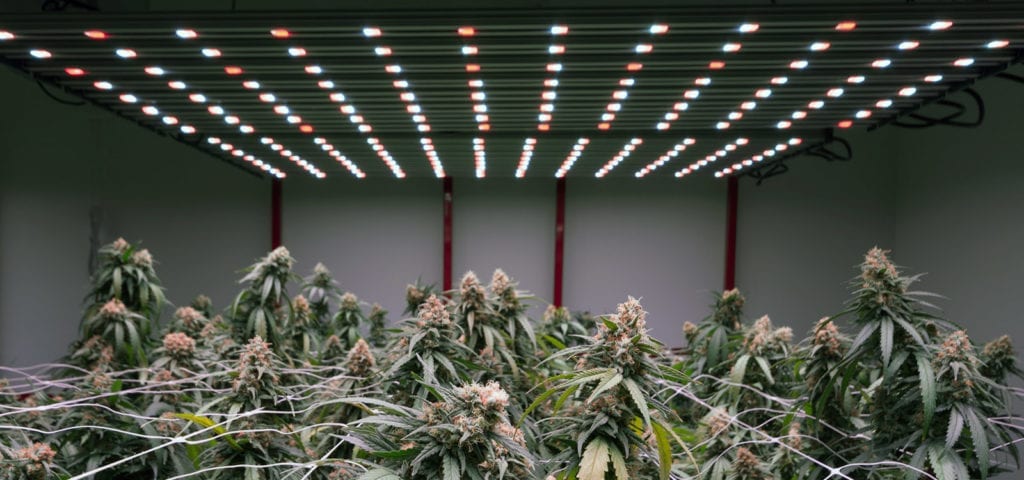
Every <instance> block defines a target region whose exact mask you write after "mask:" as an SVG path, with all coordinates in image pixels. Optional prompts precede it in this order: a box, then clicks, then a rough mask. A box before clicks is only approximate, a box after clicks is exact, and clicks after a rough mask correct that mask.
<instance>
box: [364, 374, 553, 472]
mask: <svg viewBox="0 0 1024 480" xmlns="http://www.w3.org/2000/svg"><path fill="white" fill-rule="evenodd" d="M432 394H433V395H434V396H436V397H437V398H436V401H432V402H429V403H426V404H424V405H423V407H422V408H421V409H416V408H407V407H402V406H400V405H396V404H390V403H387V402H380V403H377V405H376V406H377V408H378V409H379V410H381V411H382V413H381V414H379V415H374V416H371V417H367V418H365V419H363V420H361V421H359V422H357V423H358V424H359V425H360V428H359V429H357V431H356V432H355V435H354V436H355V438H356V442H357V444H358V445H360V446H361V447H362V448H363V449H365V450H366V451H368V452H370V454H371V455H372V456H373V457H375V458H376V459H377V463H378V464H379V465H380V466H381V467H383V468H382V469H378V470H371V471H370V472H368V473H367V474H366V475H363V476H362V477H361V478H363V479H369V478H381V477H380V475H383V474H384V472H389V473H388V474H389V475H395V476H396V477H397V478H402V479H406V480H428V479H435V478H444V479H446V480H448V479H462V478H473V479H484V478H488V479H495V480H501V479H505V478H510V479H511V478H529V476H530V473H531V471H532V469H533V459H532V457H531V455H530V453H529V452H528V451H527V449H526V442H525V440H524V437H523V433H522V432H521V431H519V429H517V428H516V427H514V426H512V424H511V423H510V422H509V418H508V413H507V411H506V409H507V408H508V406H509V395H508V393H506V392H505V391H504V390H503V389H502V388H501V387H500V386H498V384H497V383H493V382H491V383H488V384H486V385H480V384H476V383H471V384H465V385H461V386H457V387H453V388H447V387H437V388H433V389H432ZM353 401H356V400H353Z"/></svg>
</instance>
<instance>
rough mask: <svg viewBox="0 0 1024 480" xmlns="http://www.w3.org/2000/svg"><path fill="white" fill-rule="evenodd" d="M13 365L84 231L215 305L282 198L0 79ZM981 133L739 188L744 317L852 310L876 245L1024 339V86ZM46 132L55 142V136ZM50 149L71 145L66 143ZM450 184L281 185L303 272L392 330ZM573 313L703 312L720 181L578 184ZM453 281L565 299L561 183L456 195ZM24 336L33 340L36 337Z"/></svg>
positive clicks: (72, 268)
mask: <svg viewBox="0 0 1024 480" xmlns="http://www.w3.org/2000/svg"><path fill="white" fill-rule="evenodd" d="M0 87H2V88H3V90H2V91H4V92H5V94H4V100H5V102H6V103H5V108H6V109H7V110H6V111H8V112H12V113H11V114H8V115H4V116H3V117H0V145H2V148H0V364H7V365H26V364H32V363H37V362H42V361H47V360H50V359H53V358H55V357H57V356H59V355H60V354H62V353H64V352H65V349H66V344H67V343H68V341H69V340H70V339H72V338H73V337H74V335H75V328H76V327H77V323H78V318H79V312H80V306H81V304H80V301H81V298H82V296H83V295H84V293H85V288H86V284H87V266H86V263H87V260H88V256H89V250H90V244H89V240H88V239H89V232H90V227H89V213H90V210H91V209H93V208H95V209H97V210H98V211H99V212H101V213H102V221H101V223H100V227H101V228H100V232H99V233H100V240H101V241H103V242H107V241H110V240H112V239H113V238H114V237H116V236H118V235H121V236H125V237H126V238H128V239H130V240H133V241H135V240H141V241H143V242H144V245H145V246H146V247H148V248H150V249H152V250H153V252H154V254H155V255H156V257H157V259H158V260H159V261H160V262H161V264H160V265H159V272H160V274H161V277H162V278H163V280H164V283H165V285H166V286H167V287H168V293H169V296H170V298H171V300H172V301H173V302H175V303H178V304H182V303H186V302H187V301H188V300H189V299H190V298H191V297H192V296H194V295H195V294H197V293H200V292H203V293H207V294H209V295H211V296H212V297H213V298H214V300H215V302H216V303H217V305H218V306H224V305H226V304H227V303H228V302H229V301H230V299H231V297H232V295H233V294H234V293H235V292H236V291H237V289H238V286H237V285H236V283H235V281H236V279H237V278H238V277H239V275H238V272H237V271H238V269H240V268H242V267H244V266H245V265H247V264H249V263H251V261H252V260H253V259H255V258H257V257H258V256H260V255H262V254H264V253H265V252H266V250H267V249H268V247H269V228H270V226H269V218H268V213H269V206H268V203H269V185H268V184H267V182H265V181H262V180H258V179H256V178H253V177H251V176H248V175H246V174H244V173H242V172H240V171H238V170H236V169H234V168H231V167H228V166H225V165H224V164H222V163H219V162H217V161H215V160H213V159H211V158H209V157H206V156H204V155H201V154H198V153H197V152H194V151H192V150H191V149H189V148H187V147H184V146H182V145H180V144H177V143H175V142H173V141H170V140H168V139H165V138H161V137H159V136H156V135H154V134H152V133H150V132H147V131H145V130H142V129H140V128H138V127H136V126H134V125H131V124H129V123H127V122H124V121H122V120H121V119H117V118H114V117H113V116H111V115H109V114H107V113H105V112H102V111H99V110H96V109H93V108H91V107H70V106H63V105H59V104H56V103H54V102H52V101H51V100H49V99H47V98H46V97H45V96H44V95H42V94H41V93H40V92H39V91H38V89H37V87H36V86H35V85H33V84H32V83H30V82H28V81H26V80H25V79H23V78H20V77H17V76H16V75H15V74H13V73H11V72H9V71H6V70H3V71H0ZM980 88H981V90H982V92H983V94H984V95H985V96H986V98H989V104H988V106H989V120H988V121H987V122H986V123H985V125H984V126H983V127H981V128H979V129H976V130H970V131H964V130H953V129H948V128H937V129H933V130H928V131H922V132H915V131H906V130H900V129H895V128H886V129H883V130H881V131H878V132H873V133H870V134H868V133H864V132H849V133H848V134H846V136H847V137H848V138H849V139H850V140H851V141H852V143H853V145H854V148H855V155H856V157H855V160H854V161H853V162H850V163H834V164H829V163H825V162H822V161H820V160H815V159H809V158H802V159H796V160H794V161H793V162H792V163H791V165H792V167H793V169H792V171H791V172H790V173H788V174H786V175H784V176H781V177H778V178H774V179H770V180H768V181H767V182H765V184H764V185H762V186H755V185H754V184H753V182H751V181H749V180H744V181H743V182H742V183H741V189H740V213H739V250H738V260H739V269H738V284H739V286H740V287H741V289H743V291H744V292H745V294H746V295H747V297H748V299H749V308H748V312H749V316H750V317H754V316H756V315H760V314H762V313H768V314H770V315H772V317H773V318H774V320H775V321H776V322H778V323H782V324H789V325H792V326H794V327H795V328H796V329H797V331H798V332H801V331H806V329H807V328H809V327H810V325H811V324H812V323H813V322H814V321H815V320H816V319H817V318H819V317H820V316H823V315H827V314H830V313H834V312H836V311H837V310H839V309H841V308H842V305H843V301H844V300H845V299H846V298H847V297H848V290H847V285H846V281H847V280H848V279H849V278H851V277H852V276H854V275H855V274H856V271H855V270H854V268H853V267H854V266H855V265H856V264H857V263H858V262H859V260H860V258H861V255H862V254H863V253H864V251H866V250H867V249H868V248H870V247H871V246H874V245H879V246H882V247H885V248H892V249H893V250H894V258H895V259H896V261H897V262H899V263H901V264H903V265H907V266H908V267H910V268H911V269H912V270H913V271H917V272H920V271H927V272H931V274H930V275H929V276H927V277H925V282H924V283H923V284H922V288H924V289H927V290H932V291H936V292H939V293H943V294H945V295H947V296H948V297H949V299H948V300H946V301H942V302H940V303H941V305H942V306H943V307H944V308H945V309H946V312H947V313H948V314H949V316H950V317H951V318H953V319H954V320H957V321H960V322H962V323H964V324H966V325H968V326H969V327H970V330H971V331H972V332H973V333H975V335H976V336H977V337H978V339H979V340H985V339H987V338H989V337H992V336H994V335H995V334H996V333H998V332H1002V331H1010V332H1011V333H1017V334H1018V335H1017V336H1018V337H1021V336H1022V335H1024V331H1022V330H1024V327H1021V326H1020V324H1019V322H1014V321H1008V320H1011V319H1013V318H1014V315H1015V312H1014V309H1013V308H1014V304H1013V303H1011V301H1010V299H1012V297H1011V295H1012V292H1013V291H1014V290H1013V287H1015V286H1018V285H1022V284H1024V278H1022V272H1024V268H1022V267H1024V260H1022V255H1021V253H1020V251H1019V250H1018V248H1017V246H1018V245H1021V244H1022V241H1021V240H1024V228H1022V227H1021V222H1020V220H1019V218H1020V216H1019V215H1018V214H1016V213H1015V212H1014V210H1013V209H1014V207H1015V206H1017V205H1020V204H1021V200H1024V198H1022V196H1024V190H1022V189H1021V188H1020V181H1019V180H1018V179H1019V178H1021V174H1022V173H1024V167H1022V165H1021V161H1020V159H1019V156H1018V155H1016V154H1015V147H1017V146H1018V142H1019V140H1017V139H1016V138H1015V137H1013V135H1014V134H1015V133H1016V132H1015V130H1014V127H1013V125H1014V120H1015V118H1014V117H1013V115H1014V114H1015V113H1016V112H1018V111H1020V107H1021V106H1022V101H1024V100H1022V97H1024V96H1022V95H1021V94H1020V91H1019V90H1017V88H1016V86H1015V85H1012V84H1009V83H1005V82H1001V81H999V80H989V81H986V82H983V83H982V84H981V87H980ZM41 132H42V133H41ZM52 138H59V139H60V140H59V141H54V140H52ZM440 190H441V187H440V183H439V182H438V181H436V180H406V181H403V182H396V181H368V182H355V181H346V180H341V181H326V182H313V181H307V180H305V179H299V178H290V179H289V181H287V182H286V184H285V195H284V241H285V243H286V245H288V246H289V248H290V249H291V250H292V253H293V254H294V255H295V256H296V257H297V258H298V259H299V265H298V266H297V270H298V271H299V272H300V273H302V274H306V273H308V271H309V270H310V269H311V268H312V266H313V265H314V264H315V262H316V261H323V262H324V263H326V264H327V266H328V267H329V268H331V269H332V270H333V271H334V272H335V274H336V276H337V277H338V279H339V281H340V283H341V284H342V286H343V287H345V288H346V289H349V290H352V291H353V292H355V293H357V294H358V295H360V297H361V298H363V299H365V300H367V301H369V302H380V303H382V304H383V305H384V306H385V307H386V308H388V309H389V310H391V312H392V315H391V318H392V319H395V318H398V317H399V316H400V313H399V312H400V311H401V310H402V308H403V289H404V286H405V284H406V283H408V282H410V281H412V280H415V279H416V278H417V277H420V278H422V279H423V280H425V281H428V282H437V283H439V282H440V280H441V268H442V266H441V242H442V232H441V201H440ZM567 196H568V199H567V208H566V211H567V221H566V252H565V302H566V303H567V304H568V305H569V306H571V307H573V308H577V309H586V310H590V311H592V312H595V313H603V312H608V311H611V310H612V309H614V307H615V304H616V303H618V302H620V301H622V300H623V299H624V298H625V296H626V295H637V296H641V297H643V299H644V304H645V305H646V306H647V308H648V309H649V310H650V311H651V317H650V323H651V325H652V328H653V330H654V332H655V334H656V335H657V336H659V337H660V338H662V339H663V340H664V341H665V342H666V343H668V344H670V345H674V344H678V343H679V326H680V324H681V323H682V322H683V321H684V320H698V319H699V318H701V317H702V316H704V315H705V314H706V312H707V304H708V303H710V301H711V295H710V292H711V291H715V290H719V289H720V288H721V284H722V263H723V246H722V240H723V238H724V229H725V226H724V217H725V215H724V213H725V182H722V181H718V180H714V179H710V178H690V179H687V180H686V181H683V182H675V181H642V182H641V181H633V180H632V179H630V180H629V181H622V182H618V183H614V184H613V183H603V182H598V181H594V180H589V179H579V180H577V179H571V180H570V182H569V186H568V195H567ZM455 198H456V206H455V212H454V219H455V225H454V227H455V228H454V235H455V238H454V245H455V258H454V269H455V280H456V281H457V280H458V278H459V276H460V275H461V274H462V273H463V272H464V271H466V270H469V269H472V270H475V271H476V272H477V273H478V274H479V275H480V276H481V278H482V279H483V280H484V281H488V280H489V277H490V273H491V271H492V270H493V269H494V268H497V267H501V268H504V269H505V270H506V271H508V272H509V273H510V274H511V275H513V276H514V277H515V278H516V279H518V280H519V281H520V286H521V288H524V289H527V290H530V291H532V292H534V293H536V294H537V295H538V297H540V299H542V300H550V299H551V290H552V283H553V280H552V272H551V264H552V261H553V257H554V245H553V229H552V226H553V223H554V184H553V182H552V181H550V180H546V179H537V180H529V181H526V182H516V181H504V180H494V179H488V180H485V181H477V180H471V179H457V180H456V186H455ZM25 339H30V341H25Z"/></svg>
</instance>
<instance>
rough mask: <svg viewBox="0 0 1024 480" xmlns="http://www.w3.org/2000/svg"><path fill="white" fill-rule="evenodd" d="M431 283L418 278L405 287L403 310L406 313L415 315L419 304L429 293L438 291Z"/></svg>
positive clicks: (425, 299) (432, 293)
mask: <svg viewBox="0 0 1024 480" xmlns="http://www.w3.org/2000/svg"><path fill="white" fill-rule="evenodd" d="M436 290H437V289H436V288H435V287H434V285H432V284H427V283H423V282H422V281H420V280H419V279H417V280H416V283H410V284H409V285H407V286H406V287H405V312H403V313H404V314H406V315H415V314H416V312H418V311H419V310H420V305H421V304H423V302H425V301H427V299H428V298H430V296H431V295H435V294H437V293H438V292H437V291H436Z"/></svg>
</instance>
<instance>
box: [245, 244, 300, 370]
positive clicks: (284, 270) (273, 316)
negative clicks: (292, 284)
mask: <svg viewBox="0 0 1024 480" xmlns="http://www.w3.org/2000/svg"><path fill="white" fill-rule="evenodd" d="M294 264H295V259H293V258H292V257H291V255H290V254H289V253H288V249H286V248H284V247H278V248H276V249H274V251H272V252H270V253H269V254H268V255H267V256H266V257H263V258H262V259H260V260H259V261H258V262H256V263H255V264H253V265H252V266H250V267H249V268H247V269H246V275H245V276H244V277H243V278H242V280H241V282H240V283H248V288H246V289H245V290H242V291H241V292H240V293H239V294H238V296H237V297H235V301H234V303H233V304H232V305H231V318H232V320H233V324H234V329H235V335H236V337H238V339H239V340H240V341H242V342H245V341H248V340H249V339H250V338H253V337H260V338H264V339H267V340H269V341H270V342H271V344H272V345H274V347H275V348H277V349H278V351H279V352H283V351H284V346H285V345H284V342H283V340H284V339H283V338H282V332H283V329H284V323H285V322H286V321H287V316H286V314H285V313H284V312H283V310H284V309H287V310H289V312H290V311H291V308H292V305H291V302H289V300H288V293H287V284H288V282H289V281H290V280H293V279H295V274H293V273H292V271H291V268H292V265H294Z"/></svg>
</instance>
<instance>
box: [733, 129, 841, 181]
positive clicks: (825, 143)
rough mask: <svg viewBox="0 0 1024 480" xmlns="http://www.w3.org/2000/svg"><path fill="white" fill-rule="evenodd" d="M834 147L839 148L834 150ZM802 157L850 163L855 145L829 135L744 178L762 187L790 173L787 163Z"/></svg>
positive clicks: (760, 167)
mask: <svg viewBox="0 0 1024 480" xmlns="http://www.w3.org/2000/svg"><path fill="white" fill-rule="evenodd" d="M834 146H838V147H839V148H838V149H837V148H834ZM801 155H807V156H811V157H818V158H821V159H824V160H825V161H828V162H848V161H850V160H853V145H851V144H850V142H848V141H847V140H846V139H844V138H839V137H835V136H831V135H829V136H828V137H827V138H825V139H824V140H822V141H819V142H817V143H813V144H810V145H808V146H807V147H805V148H802V149H799V150H794V151H791V152H789V153H788V154H786V155H782V156H779V157H776V158H774V159H773V160H772V161H771V162H769V163H764V164H762V165H760V166H759V167H757V168H755V169H753V170H748V171H746V172H745V173H743V176H747V177H750V178H753V179H754V180H757V183H756V184H757V185H761V184H762V183H763V182H764V181H765V180H767V179H769V178H772V177H777V176H779V175H782V174H784V173H786V172H788V171H789V165H787V164H786V162H787V161H788V160H790V159H791V158H794V157H798V156H801Z"/></svg>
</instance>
